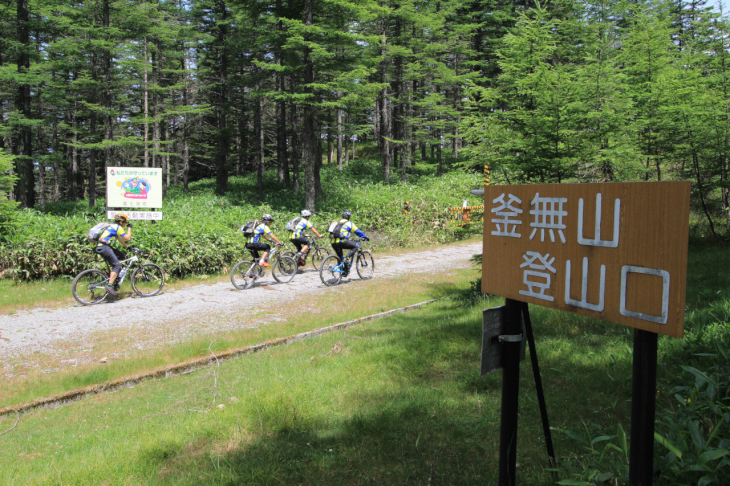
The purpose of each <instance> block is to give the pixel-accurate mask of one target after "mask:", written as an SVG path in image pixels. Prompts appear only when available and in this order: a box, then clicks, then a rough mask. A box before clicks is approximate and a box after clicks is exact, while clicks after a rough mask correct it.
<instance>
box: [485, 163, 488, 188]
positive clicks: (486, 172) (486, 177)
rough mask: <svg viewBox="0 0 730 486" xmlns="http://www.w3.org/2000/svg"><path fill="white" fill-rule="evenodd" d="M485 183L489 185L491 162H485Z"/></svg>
mask: <svg viewBox="0 0 730 486" xmlns="http://www.w3.org/2000/svg"><path fill="white" fill-rule="evenodd" d="M484 185H485V186H488V185H489V164H484Z"/></svg>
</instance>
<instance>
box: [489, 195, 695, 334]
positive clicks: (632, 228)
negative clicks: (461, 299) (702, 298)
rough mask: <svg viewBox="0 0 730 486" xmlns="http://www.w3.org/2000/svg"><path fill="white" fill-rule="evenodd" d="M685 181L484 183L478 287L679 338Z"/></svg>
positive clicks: (683, 277) (684, 257) (685, 237)
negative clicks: (481, 259)
mask: <svg viewBox="0 0 730 486" xmlns="http://www.w3.org/2000/svg"><path fill="white" fill-rule="evenodd" d="M689 195H690V183H689V182H635V183H597V184H539V185H509V186H487V187H485V188H484V258H483V265H482V267H483V270H482V272H483V273H482V291H483V292H485V293H489V294H494V295H501V296H503V297H506V298H509V299H514V300H520V301H523V302H528V303H531V304H538V305H543V306H546V307H551V308H555V309H560V310H564V311H568V312H573V313H576V314H581V315H585V316H589V317H594V318H597V319H602V320H605V321H610V322H615V323H618V324H622V325H626V326H630V327H633V328H637V329H642V330H645V331H651V332H655V333H658V334H666V335H669V336H675V337H682V335H683V333H684V306H685V285H686V278H687V245H688V232H689V224H688V221H689Z"/></svg>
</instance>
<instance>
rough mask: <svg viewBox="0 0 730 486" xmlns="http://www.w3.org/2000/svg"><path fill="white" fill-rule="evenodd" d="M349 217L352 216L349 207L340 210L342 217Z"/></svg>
mask: <svg viewBox="0 0 730 486" xmlns="http://www.w3.org/2000/svg"><path fill="white" fill-rule="evenodd" d="M351 217H352V211H350V210H349V209H345V210H344V211H342V219H348V220H349V219H350V218H351Z"/></svg>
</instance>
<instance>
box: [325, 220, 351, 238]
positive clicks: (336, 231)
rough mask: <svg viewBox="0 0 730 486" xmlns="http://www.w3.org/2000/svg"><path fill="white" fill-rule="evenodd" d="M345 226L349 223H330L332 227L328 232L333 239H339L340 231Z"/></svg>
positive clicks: (338, 221)
mask: <svg viewBox="0 0 730 486" xmlns="http://www.w3.org/2000/svg"><path fill="white" fill-rule="evenodd" d="M345 224H347V221H345V222H344V223H343V222H341V221H340V220H337V221H332V223H330V227H329V228H327V232H328V233H329V234H330V235H331V236H332V238H339V237H340V230H341V229H342V227H343V226H344V225H345Z"/></svg>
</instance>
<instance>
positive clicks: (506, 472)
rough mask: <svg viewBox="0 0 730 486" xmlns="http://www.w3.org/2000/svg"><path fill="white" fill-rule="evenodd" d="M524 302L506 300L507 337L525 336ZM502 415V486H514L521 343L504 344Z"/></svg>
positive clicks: (500, 434) (500, 438)
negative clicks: (523, 325)
mask: <svg viewBox="0 0 730 486" xmlns="http://www.w3.org/2000/svg"><path fill="white" fill-rule="evenodd" d="M521 313H522V303H521V302H519V301H517V300H512V299H505V302H504V327H503V332H504V334H505V335H519V334H522V316H521ZM502 349H503V354H502V414H501V428H500V433H499V486H514V485H515V484H516V482H515V478H516V475H515V469H516V466H517V412H518V409H519V393H520V349H521V343H520V342H519V341H505V342H503V343H502Z"/></svg>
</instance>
